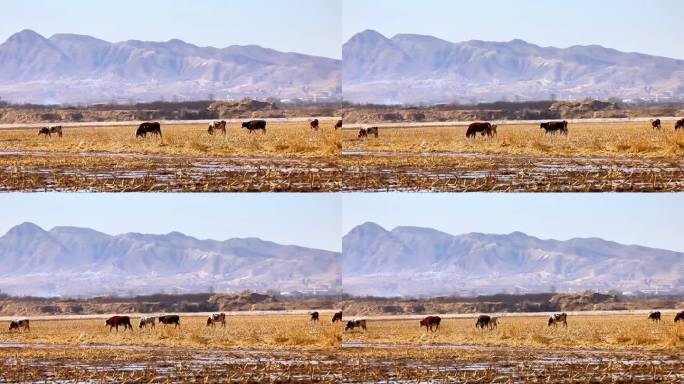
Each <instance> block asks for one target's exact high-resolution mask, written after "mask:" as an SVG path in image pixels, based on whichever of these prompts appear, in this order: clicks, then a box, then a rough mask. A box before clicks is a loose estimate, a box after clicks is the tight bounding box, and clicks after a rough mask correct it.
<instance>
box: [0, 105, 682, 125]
mask: <svg viewBox="0 0 684 384" xmlns="http://www.w3.org/2000/svg"><path fill="white" fill-rule="evenodd" d="M302 116H341V117H343V119H344V122H345V123H349V124H358V123H383V122H384V123H401V122H406V123H415V122H417V123H419V122H439V121H475V120H490V121H496V120H545V119H549V120H551V119H580V118H633V117H654V116H684V105H683V104H662V105H646V106H635V105H625V104H621V103H618V102H611V101H601V100H581V101H555V102H554V101H531V102H497V103H487V104H477V105H457V104H442V105H430V106H414V107H409V106H391V105H366V104H364V105H353V104H349V103H309V104H284V103H280V102H277V101H259V100H251V99H244V100H226V101H192V102H156V103H144V104H132V105H109V104H101V105H92V106H87V107H59V106H44V105H8V104H2V103H0V124H20V123H41V122H44V123H70V122H98V121H139V120H208V119H237V118H244V119H249V118H291V117H302Z"/></svg>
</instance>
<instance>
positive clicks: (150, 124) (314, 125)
mask: <svg viewBox="0 0 684 384" xmlns="http://www.w3.org/2000/svg"><path fill="white" fill-rule="evenodd" d="M227 126H228V123H227V122H226V121H225V120H216V121H212V122H211V123H209V127H208V128H207V133H208V134H209V135H214V133H217V132H220V133H221V134H223V135H224V136H225V135H226V132H227V130H226V128H227ZM309 126H310V127H311V130H313V131H318V129H319V128H320V122H319V121H318V119H313V120H311V121H309ZM241 128H244V129H246V130H247V131H249V133H252V132H254V131H261V132H262V133H264V134H266V120H250V121H245V122H243V123H242V125H241ZM334 128H335V129H336V130H337V129H340V128H342V120H337V121H336V122H335V125H334ZM53 134H55V135H57V136H59V137H62V126H61V125H55V126H52V127H41V128H40V129H39V130H38V135H39V136H40V135H45V137H52V135H53ZM148 134H149V135H151V136H153V137H156V136H158V137H160V138H161V137H162V131H161V123H159V122H158V121H145V122H143V123H140V125H139V126H138V128H137V129H136V130H135V137H136V138H139V139H146V138H147V135H148ZM375 135H376V137H377V128H376V131H375Z"/></svg>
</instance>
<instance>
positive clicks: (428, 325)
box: [418, 316, 442, 332]
mask: <svg viewBox="0 0 684 384" xmlns="http://www.w3.org/2000/svg"><path fill="white" fill-rule="evenodd" d="M441 321H442V318H441V317H439V316H427V317H425V318H424V319H423V320H421V321H420V325H419V326H418V328H422V327H425V330H426V331H428V332H433V331H432V327H433V326H434V327H435V330H434V332H437V331H438V330H439V323H440V322H441Z"/></svg>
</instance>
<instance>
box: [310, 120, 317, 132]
mask: <svg viewBox="0 0 684 384" xmlns="http://www.w3.org/2000/svg"><path fill="white" fill-rule="evenodd" d="M309 126H311V129H313V130H314V131H318V119H313V120H311V122H310V123H309Z"/></svg>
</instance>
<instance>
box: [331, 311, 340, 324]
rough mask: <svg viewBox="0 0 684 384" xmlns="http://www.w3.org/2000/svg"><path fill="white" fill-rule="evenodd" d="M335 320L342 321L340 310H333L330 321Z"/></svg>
mask: <svg viewBox="0 0 684 384" xmlns="http://www.w3.org/2000/svg"><path fill="white" fill-rule="evenodd" d="M337 321H339V322H342V311H339V312H335V314H334V315H333V318H332V322H333V323H335V322H337Z"/></svg>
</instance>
